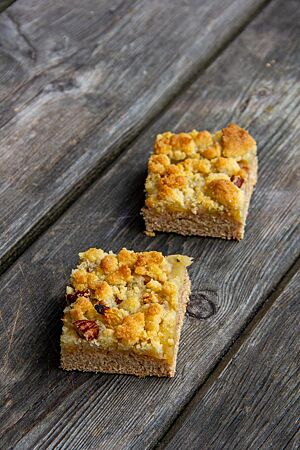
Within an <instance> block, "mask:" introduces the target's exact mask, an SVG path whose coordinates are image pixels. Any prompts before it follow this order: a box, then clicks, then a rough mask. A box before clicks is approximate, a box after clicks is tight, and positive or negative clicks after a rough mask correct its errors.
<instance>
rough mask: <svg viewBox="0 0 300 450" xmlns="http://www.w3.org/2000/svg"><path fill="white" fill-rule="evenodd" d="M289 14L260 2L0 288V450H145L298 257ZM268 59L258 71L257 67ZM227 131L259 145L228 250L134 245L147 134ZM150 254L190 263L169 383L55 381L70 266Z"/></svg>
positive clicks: (63, 377) (162, 240) (293, 24)
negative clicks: (254, 181) (90, 255)
mask: <svg viewBox="0 0 300 450" xmlns="http://www.w3.org/2000/svg"><path fill="white" fill-rule="evenodd" d="M299 14H300V11H299V8H298V2H297V1H292V0H289V1H288V2H285V4H284V5H283V4H282V2H280V1H276V2H274V3H272V4H271V5H270V6H269V7H268V8H267V9H266V10H265V11H264V12H263V14H261V16H260V17H258V18H257V19H256V20H255V21H254V22H253V23H252V24H251V25H250V26H249V27H247V29H246V30H245V31H244V32H243V33H242V34H241V36H240V37H239V38H238V39H237V40H236V41H235V42H234V43H232V44H231V46H230V47H229V48H228V49H227V50H226V51H225V52H224V53H223V54H222V55H221V56H220V57H219V58H218V59H217V60H216V62H215V63H214V64H213V65H212V66H210V68H209V69H208V70H207V71H206V72H205V74H204V75H202V76H201V77H200V78H199V79H198V80H197V81H196V82H195V83H194V84H193V85H192V86H191V87H190V89H188V90H187V91H186V92H184V93H183V94H182V95H181V96H180V97H179V98H178V100H177V101H176V102H175V103H174V104H173V105H172V107H171V108H170V109H168V110H167V111H166V112H165V114H164V115H163V116H162V117H161V118H160V119H159V120H158V121H157V122H155V123H154V124H153V126H151V128H149V129H148V130H147V131H146V132H145V133H143V134H142V135H141V136H140V137H139V139H138V140H137V141H136V142H135V143H134V145H133V146H132V147H131V148H130V149H129V151H127V152H126V153H124V154H123V156H122V157H120V158H119V159H118V160H117V162H116V163H115V164H114V165H113V166H112V167H111V168H110V170H108V171H106V173H105V174H104V175H103V176H102V178H101V179H100V180H98V181H97V182H96V183H95V184H94V185H93V186H92V187H91V188H90V189H89V190H88V191H87V192H86V193H85V194H84V195H83V196H82V197H81V198H80V199H79V200H78V201H77V202H76V203H75V204H74V205H73V206H72V207H71V208H70V209H69V210H68V211H67V213H65V214H64V215H63V217H62V218H61V219H60V220H59V221H57V222H56V223H55V224H54V225H53V226H52V227H51V228H49V230H48V231H47V232H46V233H45V234H44V235H43V236H41V237H40V239H39V240H38V241H36V243H35V244H34V245H32V246H31V247H30V248H28V250H27V251H26V252H24V254H23V255H22V256H21V257H20V258H19V259H18V260H17V261H16V262H15V264H14V265H13V266H12V267H11V269H10V270H8V271H7V272H6V273H5V274H4V275H3V276H2V277H1V286H2V289H1V294H2V298H4V299H5V301H3V302H1V314H2V322H1V326H2V329H1V333H0V348H1V349H2V352H3V353H4V357H3V363H2V365H1V381H2V388H1V389H2V390H1V393H2V396H3V404H4V405H5V407H4V408H3V410H2V417H1V423H2V428H3V437H2V441H1V442H2V443H3V445H6V447H7V448H14V449H22V450H24V449H27V448H28V449H34V448H55V449H70V448H76V449H77V448H83V449H94V448H105V449H116V448H122V449H123V448H126V449H127V448H131V449H132V448H134V449H148V448H151V447H153V445H154V444H155V443H156V442H157V441H158V440H159V439H160V437H161V436H162V435H163V434H164V432H165V431H166V430H167V429H168V427H169V426H170V424H171V423H172V421H173V420H174V418H175V417H176V415H177V414H178V411H180V409H181V408H182V407H184V405H185V404H186V403H187V402H188V401H189V399H190V398H191V397H192V396H193V393H194V392H195V391H196V390H197V388H198V386H199V384H201V383H202V382H203V380H204V379H205V378H206V377H207V376H208V374H209V373H210V371H211V370H212V368H213V367H214V366H215V364H216V363H217V362H218V361H219V360H220V358H221V357H222V355H223V354H224V352H225V351H226V350H227V349H228V347H229V346H230V344H231V342H232V341H233V340H234V339H235V338H236V337H237V336H238V334H239V333H240V331H241V329H242V328H243V327H244V326H245V323H247V322H248V320H249V319H250V318H251V317H252V316H253V314H255V311H256V310H257V308H258V307H259V306H260V305H261V304H262V303H263V302H264V300H265V299H266V297H267V296H268V295H269V293H270V292H271V291H272V290H273V289H274V288H275V287H276V285H277V283H278V282H279V280H280V279H281V278H282V276H283V274H284V273H285V272H286V271H287V270H288V268H289V267H290V266H291V264H293V262H294V261H295V259H296V257H297V255H298V254H299V246H300V242H299V238H298V235H297V230H296V226H297V220H298V212H297V208H298V207H299V201H298V193H297V186H296V184H295V180H296V170H297V164H296V163H297V159H296V155H297V151H298V143H299V139H300V128H299V123H298V117H299V112H300V105H299V97H298V94H299V92H298V89H299V88H298V86H299V70H298V67H299V65H298V59H297V58H299V53H297V45H298V39H297V38H298V34H299V29H298V24H297V23H298V22H299V20H298V19H299ZM272 60H276V63H272V64H271V66H270V67H269V66H266V64H267V63H269V62H270V61H272ZM232 120H236V121H238V122H239V123H240V124H241V125H242V126H247V127H249V129H250V131H251V133H252V134H253V135H254V136H255V137H256V139H257V141H258V146H259V161H260V175H259V182H258V186H257V189H256V192H255V194H254V198H253V201H252V203H251V207H250V215H249V219H248V225H247V229H246V237H245V239H244V241H242V242H240V243H236V242H224V241H220V240H217V239H201V238H197V237H191V238H184V237H182V236H175V235H167V234H158V235H157V236H156V237H155V238H154V239H151V238H148V237H146V236H145V235H144V234H143V232H142V231H143V229H144V226H143V222H142V219H141V217H140V215H139V211H140V208H141V206H142V205H143V201H144V193H143V184H144V179H145V171H146V162H147V158H148V155H149V151H150V148H151V146H152V143H153V139H154V136H155V134H156V133H158V132H159V131H164V130H166V129H171V130H188V129H191V128H194V127H196V128H199V129H201V128H208V129H211V130H214V129H215V128H219V127H221V126H223V125H225V124H226V123H228V122H229V121H232ZM124 245H126V246H127V247H128V248H133V249H135V250H145V249H157V250H162V251H164V252H165V253H169V254H171V253H177V252H180V253H185V254H188V255H190V256H192V257H193V258H194V264H193V266H192V267H191V270H190V274H191V277H192V283H193V295H192V303H191V311H192V315H191V316H187V319H186V322H185V326H184V330H183V336H182V341H181V347H180V352H179V358H178V372H177V376H176V377H175V378H174V379H173V380H158V379H146V380H138V379H135V378H132V377H128V376H109V375H91V374H83V373H72V374H69V373H64V372H62V371H61V370H59V369H58V364H59V334H60V330H61V327H60V323H59V319H60V317H61V313H62V310H63V292H64V286H65V284H66V282H67V280H68V276H69V273H70V270H71V268H72V267H74V265H75V264H76V261H77V256H76V255H77V253H78V252H79V251H80V250H83V249H86V248H88V247H89V246H99V247H103V248H105V249H112V250H114V251H117V250H118V249H119V248H120V247H122V246H124Z"/></svg>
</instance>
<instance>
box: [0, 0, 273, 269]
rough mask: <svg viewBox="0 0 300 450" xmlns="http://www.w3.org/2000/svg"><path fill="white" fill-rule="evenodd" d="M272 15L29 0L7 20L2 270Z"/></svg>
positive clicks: (0, 89)
mask: <svg viewBox="0 0 300 450" xmlns="http://www.w3.org/2000/svg"><path fill="white" fill-rule="evenodd" d="M264 3H265V0H224V1H223V2H222V10H221V11H220V4H219V1H218V0H204V1H201V2H199V1H197V0H188V1H185V2H182V1H181V0H167V1H164V2H161V1H159V0H155V1H151V2H149V1H146V0H142V1H134V2H124V1H123V2H122V1H120V0H113V1H112V0H104V1H101V2H99V1H97V0H86V1H84V2H82V1H80V0H73V1H71V2H61V1H59V0H54V1H49V0H48V1H42V2H40V1H36V0H23V1H22V2H16V3H15V4H14V5H12V6H11V7H10V8H8V9H7V10H6V11H5V12H4V13H3V14H2V15H1V16H0V61H1V65H0V179H1V182H0V204H1V221H0V263H1V269H2V270H3V269H4V268H5V267H6V266H7V264H8V263H9V261H10V260H12V259H14V258H15V257H16V255H17V254H19V253H20V251H21V250H23V249H24V248H25V247H26V246H27V245H28V243H29V242H30V241H32V240H33V238H34V237H36V236H37V235H38V233H40V232H41V230H42V229H45V227H46V226H47V224H49V223H50V222H52V221H54V218H55V217H57V216H58V215H59V214H60V213H61V212H62V210H64V209H65V208H66V206H67V205H68V204H70V203H71V202H72V201H73V200H74V198H76V196H78V194H79V192H82V191H83V190H84V189H85V188H86V187H87V186H88V185H89V184H91V182H92V180H93V179H94V178H95V177H96V176H97V174H98V173H99V171H101V170H102V169H103V167H104V166H105V165H106V164H108V163H109V162H110V161H111V160H113V159H114V158H115V156H116V155H117V154H118V153H120V151H121V150H122V149H123V148H124V146H125V144H126V143H127V142H128V141H129V140H130V139H131V138H132V137H133V136H136V135H137V134H138V132H139V131H140V130H141V128H142V127H143V126H145V124H146V123H147V122H148V121H149V120H150V119H151V118H152V117H153V116H154V115H155V114H156V113H157V112H158V111H159V110H161V108H163V107H164V105H166V103H167V102H168V101H170V99H171V98H172V97H173V95H174V93H175V92H177V91H178V90H179V89H180V88H181V86H182V85H183V84H184V83H186V82H187V80H189V79H190V78H191V77H192V76H194V74H195V73H196V72H197V71H198V70H199V69H200V68H201V67H203V65H205V64H206V63H207V62H208V60H209V59H210V58H211V57H212V56H213V55H214V54H216V53H217V52H218V51H219V50H220V48H222V47H223V46H224V45H225V43H226V42H227V41H228V40H230V39H231V38H232V37H233V36H234V35H235V34H236V33H237V32H238V30H239V29H240V27H241V26H242V25H243V24H244V23H245V22H246V21H247V20H248V19H249V15H252V14H253V13H254V12H255V11H256V10H257V9H258V8H259V7H260V6H261V5H262V4H264Z"/></svg>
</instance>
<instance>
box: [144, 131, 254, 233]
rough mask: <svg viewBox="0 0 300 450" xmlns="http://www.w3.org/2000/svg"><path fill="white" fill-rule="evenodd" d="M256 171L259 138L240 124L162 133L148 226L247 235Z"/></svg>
mask: <svg viewBox="0 0 300 450" xmlns="http://www.w3.org/2000/svg"><path fill="white" fill-rule="evenodd" d="M256 177H257V158H256V142H255V140H254V139H253V138H252V137H251V136H250V134H249V133H248V132H247V131H246V130H245V129H243V128H241V127H239V126H238V125H236V124H230V125H228V126H227V127H226V128H223V129H222V130H220V131H217V132H216V133H215V134H211V133H210V132H208V131H200V132H199V131H196V130H193V131H191V132H190V133H179V134H173V133H171V132H166V133H163V134H159V135H158V136H157V137H156V141H155V145H154V153H153V154H152V155H151V156H150V159H149V163H148V176H147V179H146V184H145V189H146V201H145V207H144V208H143V210H142V214H143V216H144V219H145V223H146V230H147V231H148V232H150V234H151V233H152V232H153V231H156V230H157V231H173V232H176V233H180V234H184V235H193V234H195V235H201V236H213V237H222V238H227V239H242V238H243V235H244V226H245V221H246V216H247V211H248V206H249V202H250V197H251V194H252V190H253V187H254V185H255V183H256Z"/></svg>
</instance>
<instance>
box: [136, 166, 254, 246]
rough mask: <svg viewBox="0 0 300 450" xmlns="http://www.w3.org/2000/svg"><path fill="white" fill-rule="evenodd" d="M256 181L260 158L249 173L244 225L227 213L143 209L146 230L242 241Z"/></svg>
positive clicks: (246, 185) (246, 186)
mask: <svg viewBox="0 0 300 450" xmlns="http://www.w3.org/2000/svg"><path fill="white" fill-rule="evenodd" d="M256 180H257V158H255V160H254V162H253V165H252V166H251V169H250V171H249V178H248V180H247V182H246V184H245V204H244V213H243V220H242V222H237V221H236V220H234V219H233V218H232V217H230V216H229V215H228V213H227V212H224V213H223V212H222V213H216V214H212V213H209V212H207V211H201V212H198V213H196V214H194V213H192V212H190V211H189V212H184V211H183V212H162V213H160V212H158V211H156V210H155V209H150V208H146V207H144V208H143V209H142V215H143V217H144V220H145V224H146V231H148V232H150V233H151V232H154V231H163V232H173V233H177V234H182V235H184V236H194V235H195V236H207V237H217V238H222V239H237V240H241V239H243V237H244V230H245V225H246V218H247V215H248V209H249V204H250V199H251V196H252V192H253V189H254V186H255V184H256Z"/></svg>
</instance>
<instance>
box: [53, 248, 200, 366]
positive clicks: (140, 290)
mask: <svg viewBox="0 0 300 450" xmlns="http://www.w3.org/2000/svg"><path fill="white" fill-rule="evenodd" d="M79 256H80V264H79V265H78V267H77V268H76V269H75V270H73V272H72V275H71V281H70V286H68V287H67V291H66V298H67V302H68V303H69V305H68V306H67V307H66V309H65V315H64V319H63V321H64V328H63V335H62V340H63V342H64V343H73V344H74V343H76V342H77V343H79V342H82V341H89V342H88V343H89V345H97V346H99V347H101V348H117V349H120V350H129V349H130V350H132V351H134V352H137V353H140V354H144V355H149V356H152V357H156V358H161V359H167V360H168V361H171V360H172V357H173V353H174V344H175V338H176V336H175V334H176V321H177V310H178V305H179V301H180V298H181V294H182V289H183V284H184V280H185V277H186V267H187V266H189V265H190V264H191V260H190V258H189V257H187V256H183V255H172V256H167V257H164V256H163V255H162V253H160V252H155V251H151V252H141V253H135V252H133V251H129V250H127V249H126V248H123V249H122V250H121V251H120V252H119V253H118V254H117V255H115V254H113V253H111V252H110V253H106V252H104V251H103V250H100V249H96V248H91V249H89V250H87V251H86V252H84V253H80V254H79Z"/></svg>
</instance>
